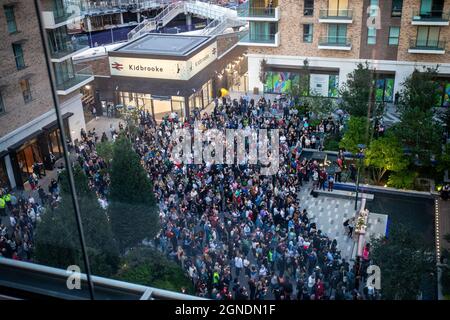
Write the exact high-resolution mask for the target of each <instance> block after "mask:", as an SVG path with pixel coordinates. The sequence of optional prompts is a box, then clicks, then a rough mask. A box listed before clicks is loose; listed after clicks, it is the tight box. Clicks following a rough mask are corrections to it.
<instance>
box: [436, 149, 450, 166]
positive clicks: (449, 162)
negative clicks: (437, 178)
mask: <svg viewBox="0 0 450 320" xmlns="http://www.w3.org/2000/svg"><path fill="white" fill-rule="evenodd" d="M438 160H439V163H438V166H437V169H438V171H439V172H444V171H445V170H449V169H450V144H446V145H445V147H444V150H443V152H442V153H441V154H440V156H439V158H438Z"/></svg>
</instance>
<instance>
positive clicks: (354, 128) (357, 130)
mask: <svg viewBox="0 0 450 320" xmlns="http://www.w3.org/2000/svg"><path fill="white" fill-rule="evenodd" d="M370 132H371V127H370V126H369V122H368V119H367V118H366V117H355V116H352V117H350V119H349V121H348V123H347V129H346V131H345V133H344V136H343V137H342V140H341V141H340V142H339V147H341V148H344V149H345V150H347V151H349V152H352V153H357V152H358V151H359V149H358V144H365V145H367V144H368V141H369V137H370V136H371V135H370Z"/></svg>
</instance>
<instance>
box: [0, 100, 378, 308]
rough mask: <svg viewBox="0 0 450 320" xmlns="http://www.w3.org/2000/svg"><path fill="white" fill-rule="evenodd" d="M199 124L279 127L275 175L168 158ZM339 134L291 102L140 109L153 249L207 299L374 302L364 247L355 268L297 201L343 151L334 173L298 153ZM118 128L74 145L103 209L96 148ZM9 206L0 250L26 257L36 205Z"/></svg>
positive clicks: (139, 143)
mask: <svg viewBox="0 0 450 320" xmlns="http://www.w3.org/2000/svg"><path fill="white" fill-rule="evenodd" d="M199 123H200V124H201V128H200V129H201V130H207V129H211V128H215V129H219V130H224V129H233V128H234V129H238V128H239V129H246V128H252V129H278V130H279V135H280V145H279V155H280V166H279V170H278V171H277V173H276V174H275V175H273V176H264V175H261V166H260V165H259V164H256V165H250V164H235V165H226V164H215V163H203V164H183V163H174V162H173V161H171V152H172V150H173V149H174V147H175V145H176V144H177V143H180V142H179V141H178V142H177V141H173V140H172V139H171V136H172V133H173V131H174V130H175V129H179V128H184V129H188V130H190V132H193V131H194V130H195V128H194V125H196V124H199ZM340 129H341V123H340V121H339V119H334V118H332V117H330V118H329V119H327V120H325V121H322V122H320V123H318V124H317V125H314V126H313V125H311V122H310V121H309V119H308V118H303V117H300V116H299V115H298V114H297V112H296V110H295V109H294V108H290V103H289V101H287V100H283V101H274V102H271V101H266V100H265V99H264V98H261V99H260V100H258V101H255V100H253V99H248V98H247V97H242V98H241V99H240V100H239V101H238V100H231V99H229V98H223V99H222V100H221V101H219V100H217V99H216V101H215V108H214V111H213V112H212V113H211V114H208V113H204V114H203V115H201V114H200V112H199V111H198V110H194V113H193V116H192V117H190V118H189V119H187V120H184V121H181V120H180V119H179V118H178V116H177V115H176V114H170V115H169V116H167V117H165V118H164V119H163V121H162V122H161V123H156V122H155V121H154V119H153V118H152V117H151V116H150V115H149V114H148V113H145V112H142V113H141V114H140V117H139V130H138V133H137V136H135V137H133V140H134V143H133V147H134V149H135V151H136V152H137V154H138V155H139V156H140V157H141V160H142V163H143V165H144V167H145V169H146V170H147V172H148V174H149V177H150V178H151V180H152V181H153V185H154V193H155V195H156V198H157V200H158V202H159V207H160V220H161V226H162V229H161V231H160V232H159V234H158V235H157V237H156V238H155V241H154V245H155V247H156V248H158V249H159V250H160V251H161V252H163V253H164V254H166V255H167V256H168V257H169V258H171V259H173V260H174V261H176V262H178V263H179V264H180V266H181V267H182V268H183V270H185V272H186V274H187V275H189V277H190V278H191V280H192V283H193V286H194V287H195V293H196V294H197V295H199V296H203V297H207V298H212V299H218V300H229V299H238V300H242V299H244V300H245V299H251V300H263V299H282V300H283V299H285V300H289V299H299V300H311V299H313V300H321V299H336V300H340V299H346V300H350V299H362V298H369V299H375V298H376V296H377V293H376V292H375V291H374V290H373V288H371V287H368V288H365V291H364V290H361V287H363V286H362V283H363V281H364V279H365V275H366V272H365V270H366V268H367V266H368V265H369V256H370V255H369V251H367V252H366V254H365V255H364V256H363V257H362V258H357V260H356V261H354V262H350V261H346V260H345V259H343V258H342V257H341V255H340V251H339V250H338V247H337V241H336V240H334V239H332V238H330V237H329V235H326V234H324V233H323V232H322V231H321V230H320V226H318V225H316V223H315V222H314V220H312V219H311V218H310V216H309V213H308V211H307V210H306V209H305V208H304V207H302V203H300V202H299V199H298V192H299V190H300V188H311V187H312V189H314V188H322V189H325V187H326V186H327V187H328V189H329V190H330V191H332V189H333V183H334V181H335V180H337V181H340V174H341V172H342V170H343V156H342V155H340V156H339V157H338V160H337V161H336V168H337V169H336V172H335V174H331V175H327V172H326V171H325V170H324V169H322V168H321V166H320V164H319V163H318V162H317V161H311V160H308V159H306V158H305V157H303V156H302V150H303V149H305V148H315V149H320V148H321V146H322V144H323V141H322V140H323V137H324V134H325V133H333V132H336V131H339V130H340ZM120 131H124V132H125V133H126V134H128V135H129V136H130V137H131V134H130V132H127V128H125V127H124V126H123V125H122V124H120V125H119V128H118V129H116V128H114V126H113V125H111V128H110V132H109V137H108V135H107V134H106V132H104V133H102V135H101V138H99V136H98V135H97V133H96V132H95V130H94V131H93V132H91V131H89V132H87V133H86V132H85V131H84V130H83V131H82V132H81V140H80V141H79V142H78V143H76V144H75V145H74V149H73V151H74V153H73V154H74V155H75V159H76V160H75V161H77V162H78V163H79V164H80V166H81V167H82V168H83V170H84V172H85V174H86V175H87V177H88V181H89V186H90V188H91V189H92V190H93V191H95V192H96V193H97V196H98V199H99V203H100V205H101V206H102V207H103V208H106V207H107V206H108V201H107V189H108V185H109V176H108V173H107V171H106V170H103V169H105V168H106V166H107V163H106V162H105V160H104V159H102V158H101V157H100V156H99V155H98V154H97V152H96V144H97V143H98V142H99V140H100V141H102V142H103V141H106V140H108V139H113V140H115V139H116V138H117V136H118V134H119V132H120ZM204 143H205V144H206V143H207V142H204ZM310 182H312V185H311V184H310ZM39 188H40V187H39ZM39 195H40V198H41V199H40V200H41V204H42V205H45V204H46V202H47V201H50V202H51V203H56V205H57V202H58V197H59V188H58V183H57V181H52V183H51V186H49V194H47V193H46V192H39ZM41 195H42V197H41ZM14 202H15V203H14ZM10 203H12V205H11V206H12V209H11V210H10V212H11V216H12V217H14V218H15V219H16V222H14V223H13V222H11V226H12V228H13V229H14V232H13V233H12V235H11V234H10V235H9V236H4V235H3V233H2V238H1V240H0V250H3V251H4V250H8V251H11V255H12V254H13V253H14V252H15V253H16V255H17V256H20V255H21V256H24V258H29V252H30V251H31V248H32V237H33V228H34V226H35V224H36V220H37V219H38V216H39V212H40V210H41V209H40V207H41V205H39V204H37V203H36V201H34V199H33V198H30V199H28V200H26V201H23V200H22V199H21V200H19V201H16V200H14V201H10ZM8 206H9V204H8ZM0 208H1V207H0ZM4 212H5V210H3V211H1V210H0V214H4ZM11 221H12V220H11ZM2 228H3V226H2ZM2 230H3V229H2ZM0 232H1V231H0ZM5 237H6V238H5ZM8 241H13V244H12V245H10V247H11V246H12V247H14V248H15V250H11V249H5V246H6V245H3V243H8Z"/></svg>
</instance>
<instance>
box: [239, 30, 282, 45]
mask: <svg viewBox="0 0 450 320" xmlns="http://www.w3.org/2000/svg"><path fill="white" fill-rule="evenodd" d="M277 38H278V33H275V34H269V33H250V32H249V33H246V34H243V35H242V37H241V40H240V42H244V43H257V44H258V43H260V44H276V42H277Z"/></svg>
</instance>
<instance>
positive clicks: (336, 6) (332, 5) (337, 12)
mask: <svg viewBox="0 0 450 320" xmlns="http://www.w3.org/2000/svg"><path fill="white" fill-rule="evenodd" d="M348 14H349V12H348V0H329V1H328V15H329V16H330V17H346V16H348Z"/></svg>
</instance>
